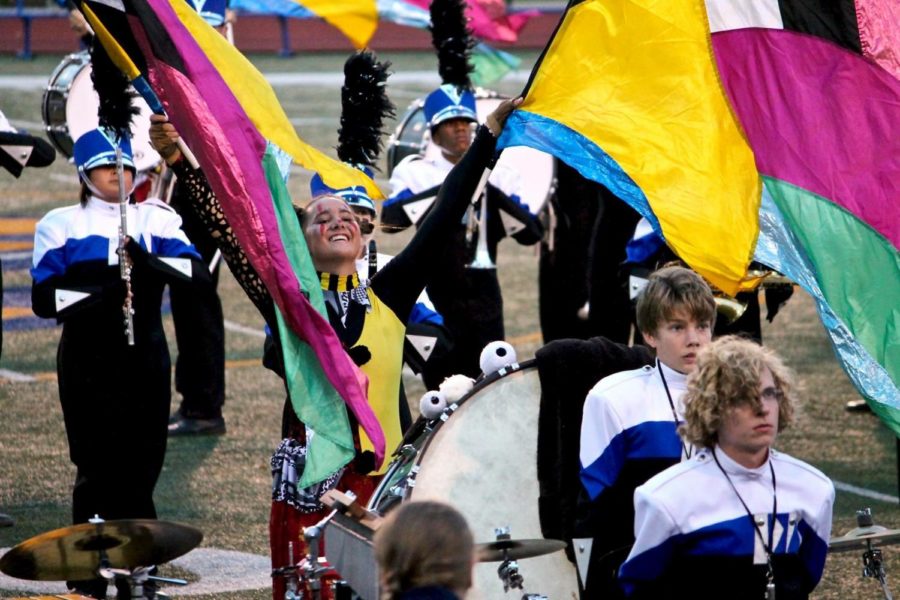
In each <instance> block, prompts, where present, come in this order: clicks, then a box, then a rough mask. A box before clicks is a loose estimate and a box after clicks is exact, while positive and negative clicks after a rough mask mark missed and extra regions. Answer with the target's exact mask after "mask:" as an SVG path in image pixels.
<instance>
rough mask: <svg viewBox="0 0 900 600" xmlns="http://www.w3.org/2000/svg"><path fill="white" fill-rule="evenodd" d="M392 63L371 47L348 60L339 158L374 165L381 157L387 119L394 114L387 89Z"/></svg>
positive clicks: (342, 95)
mask: <svg viewBox="0 0 900 600" xmlns="http://www.w3.org/2000/svg"><path fill="white" fill-rule="evenodd" d="M390 66H391V63H390V62H387V61H386V62H383V63H380V62H378V60H377V59H376V57H375V54H374V53H372V52H370V51H369V50H362V51H360V52H357V53H355V54H354V55H353V56H351V57H350V58H348V59H347V62H345V63H344V87H342V88H341V128H340V129H338V147H337V155H338V158H339V159H341V160H342V161H344V162H348V163H351V164H354V165H365V166H367V167H373V168H374V166H375V162H376V161H377V160H378V155H379V153H380V152H381V148H382V146H383V144H382V141H381V136H382V134H383V133H384V132H383V131H382V127H383V124H384V119H385V118H386V117H389V118H393V116H394V105H393V104H391V101H390V100H389V99H388V97H387V91H386V83H387V78H388V75H390V74H389V73H388V67H390Z"/></svg>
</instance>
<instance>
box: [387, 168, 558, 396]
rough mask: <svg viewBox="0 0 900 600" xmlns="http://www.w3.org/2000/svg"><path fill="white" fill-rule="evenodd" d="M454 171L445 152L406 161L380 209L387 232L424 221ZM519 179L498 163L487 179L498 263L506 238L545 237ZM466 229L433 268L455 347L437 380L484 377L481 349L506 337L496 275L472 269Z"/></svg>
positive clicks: (434, 293) (490, 236)
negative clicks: (499, 249) (523, 196)
mask: <svg viewBox="0 0 900 600" xmlns="http://www.w3.org/2000/svg"><path fill="white" fill-rule="evenodd" d="M452 167H453V165H452V163H450V161H448V160H447V159H446V158H444V156H443V154H438V155H437V156H428V157H421V156H411V157H407V158H406V159H404V160H403V161H401V162H400V164H399V165H397V168H396V169H394V172H393V174H392V175H391V180H390V185H391V197H390V198H389V199H388V200H387V201H386V202H385V203H384V206H383V207H382V211H381V222H382V224H383V225H387V226H388V228H386V231H387V232H391V231H397V230H399V229H403V228H406V227H409V226H410V225H413V224H418V223H421V219H422V217H423V216H424V215H425V214H427V212H428V211H429V210H430V207H431V204H432V203H433V202H434V198H435V197H436V196H437V192H438V189H440V186H441V185H442V184H443V183H444V179H445V178H446V177H447V174H448V173H449V172H450V169H451V168H452ZM479 175H480V174H479ZM519 181H520V178H519V176H518V174H517V173H516V172H515V171H513V170H512V169H510V168H508V167H503V166H502V165H499V164H498V165H497V167H496V168H495V169H494V171H492V173H491V177H490V178H489V179H488V184H489V185H488V186H487V188H486V192H485V194H486V197H487V203H488V204H487V206H488V217H487V221H488V226H487V251H488V253H489V254H490V256H491V258H492V259H494V260H496V256H497V244H498V243H499V242H500V240H501V239H503V238H504V237H506V236H507V235H511V236H512V237H513V238H514V239H515V240H516V241H517V242H519V243H520V244H523V245H531V244H536V243H537V242H538V241H540V239H541V235H542V229H541V226H540V223H539V222H538V221H537V219H536V218H535V217H534V215H532V214H531V213H530V212H529V211H528V208H527V207H526V206H525V205H524V204H523V203H522V201H521V199H520V197H519V185H520V183H519ZM478 206H479V207H480V204H479V205H478ZM476 214H477V213H476ZM466 229H467V225H466V223H465V220H463V221H461V222H460V223H459V225H458V226H457V227H456V228H455V230H454V234H453V239H452V241H451V243H450V244H448V246H447V247H446V249H445V251H444V252H443V253H441V255H440V256H439V257H438V258H437V260H436V261H434V263H433V264H431V265H429V273H430V275H429V278H428V282H427V289H428V295H429V296H430V297H431V299H432V301H433V302H434V306H435V307H436V308H437V311H438V312H439V313H440V314H441V315H442V316H443V318H444V324H445V325H446V327H447V329H448V330H449V331H450V334H451V335H452V337H453V344H454V346H453V350H452V351H451V352H450V354H449V356H448V361H447V363H446V364H447V366H446V369H445V372H444V373H441V374H440V377H438V380H442V379H443V378H444V377H446V376H449V375H453V374H456V373H461V374H464V375H468V376H469V377H477V376H478V375H479V374H480V373H481V369H480V368H479V366H478V358H479V356H480V354H481V350H482V349H483V348H484V346H485V345H487V344H488V343H490V342H492V341H494V340H502V339H504V337H505V331H504V328H503V296H502V293H501V291H500V283H499V281H498V279H497V271H496V269H469V268H468V267H467V265H468V264H469V263H470V262H471V260H472V258H473V254H474V248H475V240H470V239H468V236H467V232H466Z"/></svg>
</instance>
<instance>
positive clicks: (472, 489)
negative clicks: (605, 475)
mask: <svg viewBox="0 0 900 600" xmlns="http://www.w3.org/2000/svg"><path fill="white" fill-rule="evenodd" d="M533 365H534V361H528V362H526V363H523V364H522V365H521V366H519V365H512V366H510V367H506V368H505V369H501V371H499V372H498V373H495V374H493V375H491V376H489V377H487V378H485V379H484V381H482V382H480V383H479V384H478V385H476V386H475V388H474V389H473V390H472V391H471V392H469V393H468V394H467V395H466V396H465V397H463V398H462V400H460V401H459V402H458V403H457V408H456V410H454V411H453V412H452V413H451V414H449V416H447V414H446V413H445V415H444V417H443V420H437V421H436V422H434V423H433V424H430V425H429V426H426V427H424V428H423V429H421V430H419V431H417V432H413V433H412V435H411V436H410V438H411V441H410V443H409V444H406V445H404V446H402V447H401V449H400V450H399V451H398V454H397V455H396V457H395V459H394V462H393V463H392V464H391V466H390V468H389V470H388V472H387V474H386V475H385V478H384V480H383V481H382V483H381V485H380V486H379V488H378V489H377V490H376V491H375V494H374V495H373V496H372V499H371V500H370V502H369V509H370V510H374V511H376V512H379V513H382V514H383V513H385V512H387V511H389V510H390V509H391V508H392V507H394V506H396V505H397V504H398V503H399V502H402V501H417V500H437V501H441V502H447V503H449V504H451V505H453V506H454V507H455V508H456V509H458V510H459V511H460V512H461V513H462V514H463V516H465V518H466V520H467V521H468V523H469V527H470V528H471V529H472V533H473V535H474V536H475V542H476V543H480V542H492V541H494V540H495V539H496V536H495V533H494V529H495V528H500V527H509V529H510V535H511V536H512V538H513V539H529V538H543V535H542V533H541V523H540V518H539V516H538V495H539V489H538V477H537V439H538V412H539V407H540V396H541V386H540V380H539V379H538V371H537V367H535V366H533ZM518 563H519V568H520V572H521V574H522V576H523V577H524V578H525V584H524V587H525V591H526V592H527V593H530V594H542V595H544V596H547V597H549V598H553V599H554V600H561V599H577V598H578V577H577V574H576V571H575V567H574V565H573V564H572V563H571V562H570V561H569V560H568V559H567V558H566V555H565V552H564V551H563V550H560V551H558V552H555V553H553V554H548V555H544V556H538V557H535V558H528V559H522V560H519V561H518ZM497 566H498V565H497V563H478V564H477V565H476V567H475V581H474V586H473V590H472V591H471V593H470V594H469V595H468V596H467V597H468V598H484V599H496V600H501V599H506V600H508V598H509V595H508V594H506V593H504V591H503V584H502V582H501V581H500V579H499V578H498V576H497Z"/></svg>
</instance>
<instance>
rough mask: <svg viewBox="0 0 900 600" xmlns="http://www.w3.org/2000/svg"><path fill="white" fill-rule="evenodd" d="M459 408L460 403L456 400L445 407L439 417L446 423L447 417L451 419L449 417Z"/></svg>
mask: <svg viewBox="0 0 900 600" xmlns="http://www.w3.org/2000/svg"><path fill="white" fill-rule="evenodd" d="M458 408H459V404H457V403H456V402H454V403H453V404H451V405H449V406H448V407H447V408H445V409H444V412H442V413H441V416H440V417H438V418H439V419H440V420H441V421H443V422H444V423H446V422H447V419H449V418H450V417H451V416H452V415H453V413H455V412H456V409H458Z"/></svg>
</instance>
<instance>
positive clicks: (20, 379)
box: [0, 369, 37, 383]
mask: <svg viewBox="0 0 900 600" xmlns="http://www.w3.org/2000/svg"><path fill="white" fill-rule="evenodd" d="M0 379H6V380H8V381H15V382H17V383H31V382H33V381H37V379H35V378H34V377H32V376H31V375H28V374H26V373H19V372H18V371H10V370H9V369H0Z"/></svg>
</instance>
